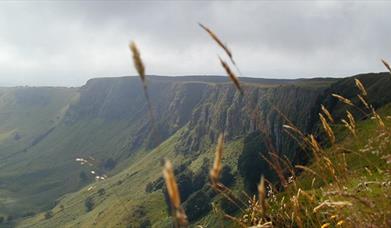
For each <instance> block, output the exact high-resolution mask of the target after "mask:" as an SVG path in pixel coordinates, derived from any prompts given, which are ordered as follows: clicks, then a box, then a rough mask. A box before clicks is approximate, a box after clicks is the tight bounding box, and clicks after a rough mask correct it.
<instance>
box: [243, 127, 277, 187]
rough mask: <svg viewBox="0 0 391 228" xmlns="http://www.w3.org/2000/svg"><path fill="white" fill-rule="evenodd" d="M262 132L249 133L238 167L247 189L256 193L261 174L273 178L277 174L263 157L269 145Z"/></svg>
mask: <svg viewBox="0 0 391 228" xmlns="http://www.w3.org/2000/svg"><path fill="white" fill-rule="evenodd" d="M262 137H263V135H262V134H261V133H260V132H254V133H251V134H250V135H248V136H247V137H246V138H245V140H244V146H243V151H242V153H241V155H240V156H239V159H238V169H239V173H240V175H241V176H242V177H243V179H244V186H245V189H246V191H248V192H250V193H252V194H255V193H256V192H257V185H258V183H259V180H260V177H261V175H264V176H265V177H266V178H267V179H269V180H273V179H274V177H275V175H274V174H273V172H272V170H271V169H270V167H269V164H267V162H266V161H265V160H264V159H263V158H262V154H263V153H265V152H267V151H268V150H267V147H266V145H265V143H264V141H263V138H262Z"/></svg>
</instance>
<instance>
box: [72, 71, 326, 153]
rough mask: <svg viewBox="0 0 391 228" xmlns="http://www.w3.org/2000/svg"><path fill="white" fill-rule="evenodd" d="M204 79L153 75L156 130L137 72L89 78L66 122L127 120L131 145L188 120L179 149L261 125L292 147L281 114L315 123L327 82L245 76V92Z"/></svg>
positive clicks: (195, 149) (153, 141)
mask: <svg viewBox="0 0 391 228" xmlns="http://www.w3.org/2000/svg"><path fill="white" fill-rule="evenodd" d="M205 78H206V77H205ZM203 79H204V78H197V77H196V78H194V79H193V80H189V79H188V78H178V79H173V78H159V77H151V78H150V80H149V84H148V92H149V94H150V97H151V102H152V107H153V113H154V118H155V119H156V128H157V131H158V132H157V133H156V132H155V134H154V132H153V131H152V130H153V128H152V126H151V121H150V117H149V114H148V109H147V105H146V100H145V98H144V94H143V91H142V86H141V83H140V82H139V79H138V78H129V77H124V78H116V79H109V78H107V79H92V80H90V81H88V82H87V84H86V85H85V86H83V87H82V88H81V89H80V98H79V100H78V102H76V103H74V104H72V105H71V106H70V108H69V110H68V112H67V114H66V117H65V121H66V122H67V123H68V124H77V122H78V121H79V120H80V119H91V118H100V119H103V120H105V121H107V122H113V121H125V122H126V123H127V124H128V125H129V127H130V128H132V135H130V137H131V138H132V141H131V142H130V145H129V150H131V151H132V150H136V149H138V148H140V147H141V146H147V147H150V148H151V147H154V146H156V145H158V144H159V143H160V142H162V141H164V139H166V138H168V137H169V136H171V135H172V134H173V133H175V132H176V131H177V130H178V129H180V128H182V127H183V126H185V125H187V128H188V130H187V131H185V133H184V134H183V136H182V138H181V143H180V144H179V145H178V147H177V149H178V152H181V153H199V152H200V151H202V150H203V149H206V148H208V147H209V146H210V144H211V143H214V142H215V140H216V138H217V136H218V134H220V132H224V133H225V136H226V139H227V140H230V139H234V138H237V137H241V136H244V135H246V134H249V133H251V132H253V131H255V130H257V129H258V128H260V127H262V128H264V129H267V130H268V131H269V132H270V136H271V137H272V139H273V141H274V142H275V144H276V146H277V149H279V150H281V151H285V152H289V151H291V150H292V148H291V147H292V146H291V140H290V139H289V138H287V137H286V135H285V134H284V133H283V132H282V124H283V123H284V120H283V119H284V117H283V116H281V114H283V115H285V117H286V118H288V119H289V120H291V121H292V122H294V123H296V124H297V126H298V127H300V128H301V129H304V130H306V129H309V128H311V127H312V124H313V121H312V117H311V115H312V109H313V107H314V105H315V104H316V102H317V99H318V98H319V96H320V95H321V94H322V92H323V90H324V88H325V86H320V87H319V86H317V87H312V86H309V85H311V82H310V81H309V82H310V83H309V85H308V84H307V83H305V85H306V86H301V85H300V84H299V83H298V82H299V81H295V80H291V81H290V80H281V81H278V80H270V81H261V80H260V81H261V83H259V82H257V81H256V80H254V79H247V80H248V82H247V83H246V84H245V85H244V90H245V94H244V96H241V95H240V94H239V93H238V92H237V91H236V90H235V88H234V87H233V86H232V85H231V84H230V83H229V82H227V81H226V80H223V78H222V77H212V78H211V79H208V78H206V79H208V80H205V81H202V80H203ZM243 81H244V82H243V83H245V82H246V79H244V80H243ZM320 81H322V80H320ZM250 82H251V83H250ZM324 82H328V80H324ZM317 83H319V81H317ZM325 85H328V84H327V83H325ZM275 109H278V110H279V111H280V112H281V113H280V114H279V113H278V112H276V110H275Z"/></svg>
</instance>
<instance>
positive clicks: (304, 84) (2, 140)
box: [0, 74, 391, 227]
mask: <svg viewBox="0 0 391 228" xmlns="http://www.w3.org/2000/svg"><path fill="white" fill-rule="evenodd" d="M359 78H360V80H361V81H362V82H363V83H364V85H365V86H366V87H367V88H368V92H369V94H370V102H371V103H372V104H374V105H375V107H376V108H378V107H381V106H383V105H385V104H386V103H388V102H390V101H391V92H390V91H391V90H390V89H388V88H391V82H390V78H389V75H387V74H369V75H360V76H359ZM241 82H242V84H243V88H244V90H245V95H244V96H240V94H239V93H238V92H237V91H236V90H235V88H233V87H232V85H231V84H230V83H229V82H228V81H227V79H226V78H225V77H212V76H211V77H196V76H192V77H149V81H148V85H149V93H150V96H151V101H152V105H153V109H154V110H153V111H154V113H155V119H156V126H157V127H156V129H154V130H152V127H151V122H150V119H149V116H148V110H147V105H146V103H145V98H144V95H143V92H142V86H141V83H140V82H139V79H138V78H135V77H130V78H129V77H123V78H102V79H92V80H90V81H88V82H87V84H86V85H85V86H83V87H81V88H77V89H66V88H12V89H11V88H4V89H1V90H0V91H1V96H0V99H1V100H0V102H1V103H0V112H1V116H0V118H1V121H0V186H1V188H0V189H1V190H0V215H2V216H3V217H4V218H6V217H7V216H9V215H11V216H13V217H14V218H15V219H13V220H16V222H17V224H18V225H20V226H25V227H31V226H36V227H57V226H61V225H68V226H92V225H94V224H95V225H97V226H100V227H111V226H115V225H118V226H123V227H126V226H128V225H130V227H143V226H144V227H149V226H151V225H158V227H162V226H164V224H165V225H167V226H169V225H170V224H171V220H170V218H169V213H168V211H169V209H168V208H167V206H166V203H165V197H164V195H165V192H166V190H165V187H164V183H163V179H162V178H161V160H162V159H163V158H166V157H167V158H170V159H171V160H172V161H173V164H175V167H176V174H177V180H178V184H179V188H180V191H181V196H182V201H183V207H184V209H185V211H186V213H187V214H188V217H189V220H190V221H192V222H193V223H196V224H206V223H209V224H213V223H214V222H215V220H214V218H213V216H211V213H210V212H211V211H212V206H211V204H210V203H211V202H213V201H215V200H217V199H218V198H219V197H220V196H218V195H217V196H216V193H215V192H214V191H213V190H212V189H210V187H209V185H208V177H207V175H208V174H209V168H210V166H211V161H212V158H213V147H214V143H215V141H216V139H217V136H218V134H219V133H220V132H222V131H223V130H224V132H225V137H226V141H227V143H226V146H225V147H226V148H225V150H224V159H223V164H224V165H225V166H226V167H225V168H224V172H223V175H222V181H224V182H225V184H226V185H227V186H231V187H232V188H233V189H234V190H235V189H236V190H241V189H243V187H245V188H246V189H247V190H248V191H249V192H253V191H255V186H256V184H257V183H258V181H259V174H260V173H263V174H265V175H267V176H268V177H269V178H268V179H270V180H277V178H275V176H274V174H273V172H272V171H271V170H270V169H269V168H268V167H267V165H266V163H265V162H264V161H263V160H262V157H260V154H262V153H265V152H266V151H264V150H265V147H264V146H263V145H262V142H259V140H260V139H262V134H260V133H258V130H259V128H260V127H262V128H264V129H267V130H268V131H269V132H270V136H271V138H272V141H273V143H274V144H275V146H276V149H277V150H278V151H281V152H282V153H283V154H284V155H286V156H287V157H288V158H289V159H290V160H292V161H295V162H296V163H304V162H306V161H307V160H308V157H306V156H303V154H301V153H300V150H299V147H298V145H297V144H296V143H295V142H294V140H293V139H292V138H291V137H289V136H288V135H287V134H285V133H284V132H283V128H282V125H283V124H284V123H285V121H284V118H283V117H282V116H281V115H279V114H278V113H277V112H276V111H275V108H276V109H278V110H280V112H282V113H284V115H285V116H286V117H287V118H288V119H289V120H291V121H292V122H293V123H294V124H295V125H296V126H297V127H299V128H300V129H302V130H303V131H304V132H313V131H317V129H318V126H319V125H318V116H317V113H318V112H319V108H320V107H319V105H320V104H321V103H324V104H326V106H327V107H329V109H330V110H332V111H333V114H335V115H336V116H338V115H342V107H341V106H340V105H339V104H338V103H337V102H336V101H335V99H334V98H331V97H330V96H329V95H328V94H329V93H330V92H332V91H337V92H338V93H339V94H341V95H344V96H346V97H349V98H350V97H352V96H355V95H356V94H357V92H356V90H355V87H354V82H353V80H352V78H346V79H342V80H336V79H309V80H304V79H303V80H300V79H299V80H268V79H252V78H243V79H242V80H241ZM76 158H83V159H88V160H89V161H90V164H91V166H90V165H88V164H85V165H80V163H78V162H76V161H75V159H76ZM258 161H259V162H260V163H259V164H258V165H257V163H258ZM252 167H253V168H252ZM91 171H95V174H92V173H91ZM252 171H253V172H252ZM96 175H98V176H103V175H107V178H105V180H100V181H95V176H96ZM102 189H103V190H102ZM221 206H222V207H223V208H224V210H227V211H232V212H233V211H235V209H234V208H232V205H229V203H227V202H226V203H221ZM49 211H50V212H49ZM26 213H30V214H28V215H30V216H25V217H23V216H24V215H26ZM31 213H34V214H35V213H38V214H37V215H36V216H34V217H31V215H33V214H31Z"/></svg>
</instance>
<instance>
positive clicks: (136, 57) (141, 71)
mask: <svg viewBox="0 0 391 228" xmlns="http://www.w3.org/2000/svg"><path fill="white" fill-rule="evenodd" d="M129 49H130V51H131V52H132V54H133V64H134V67H135V68H136V70H137V73H138V75H139V76H140V78H141V81H142V82H143V83H145V67H144V64H143V61H142V59H141V55H140V51H139V50H138V48H137V45H136V43H135V42H133V41H132V42H131V43H130V44H129Z"/></svg>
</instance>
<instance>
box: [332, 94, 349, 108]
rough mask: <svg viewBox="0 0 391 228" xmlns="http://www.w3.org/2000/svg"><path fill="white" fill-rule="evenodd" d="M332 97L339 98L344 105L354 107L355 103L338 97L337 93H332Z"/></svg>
mask: <svg viewBox="0 0 391 228" xmlns="http://www.w3.org/2000/svg"><path fill="white" fill-rule="evenodd" d="M331 96H333V97H335V98H337V99H338V100H339V101H341V102H342V103H345V104H347V105H350V106H354V104H353V102H352V101H351V100H349V99H347V98H345V97H343V96H341V95H338V94H335V93H332V94H331Z"/></svg>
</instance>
